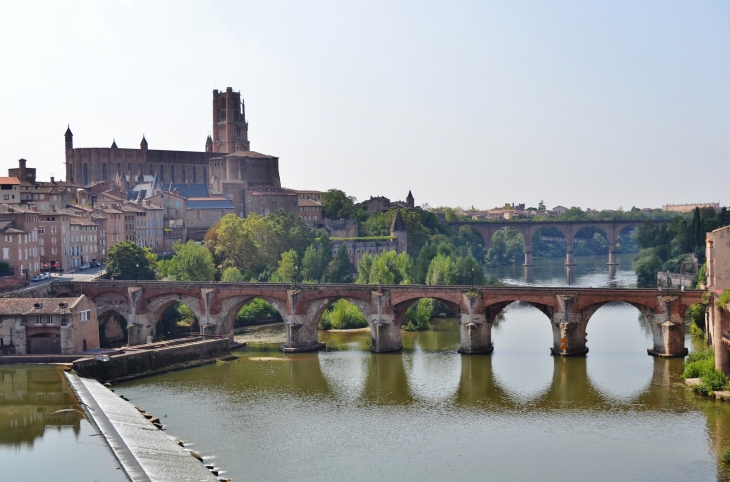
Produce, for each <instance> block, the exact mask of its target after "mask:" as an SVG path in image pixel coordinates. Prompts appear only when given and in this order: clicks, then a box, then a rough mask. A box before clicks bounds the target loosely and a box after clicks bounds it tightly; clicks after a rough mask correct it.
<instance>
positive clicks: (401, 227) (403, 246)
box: [390, 209, 408, 254]
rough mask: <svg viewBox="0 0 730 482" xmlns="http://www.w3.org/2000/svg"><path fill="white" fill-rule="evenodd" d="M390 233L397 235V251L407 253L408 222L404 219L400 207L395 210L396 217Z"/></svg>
mask: <svg viewBox="0 0 730 482" xmlns="http://www.w3.org/2000/svg"><path fill="white" fill-rule="evenodd" d="M390 235H391V236H394V237H395V240H396V248H395V251H396V252H397V253H399V254H400V253H407V252H408V232H407V229H406V223H405V221H403V216H401V213H400V209H398V210H397V211H396V212H395V217H394V218H393V224H391V225H390Z"/></svg>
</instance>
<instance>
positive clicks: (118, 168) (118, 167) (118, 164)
mask: <svg viewBox="0 0 730 482" xmlns="http://www.w3.org/2000/svg"><path fill="white" fill-rule="evenodd" d="M117 172H120V173H121V172H122V165H121V164H120V163H118V162H117Z"/></svg>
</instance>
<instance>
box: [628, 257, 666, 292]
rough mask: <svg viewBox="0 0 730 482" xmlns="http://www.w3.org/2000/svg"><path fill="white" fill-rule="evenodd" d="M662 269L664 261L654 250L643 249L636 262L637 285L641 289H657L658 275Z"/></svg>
mask: <svg viewBox="0 0 730 482" xmlns="http://www.w3.org/2000/svg"><path fill="white" fill-rule="evenodd" d="M661 269H662V260H661V259H660V258H659V256H657V255H656V253H654V250H653V249H648V248H647V249H642V250H641V251H640V252H639V256H637V257H636V259H635V260H634V271H635V272H636V284H637V286H638V287H639V288H654V287H656V275H657V273H658V272H659V270H661Z"/></svg>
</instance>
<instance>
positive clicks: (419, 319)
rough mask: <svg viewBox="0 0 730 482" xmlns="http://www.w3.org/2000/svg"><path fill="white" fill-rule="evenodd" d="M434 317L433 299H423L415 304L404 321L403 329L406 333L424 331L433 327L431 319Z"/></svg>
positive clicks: (409, 309) (407, 312)
mask: <svg viewBox="0 0 730 482" xmlns="http://www.w3.org/2000/svg"><path fill="white" fill-rule="evenodd" d="M432 316H433V300H432V299H431V298H421V299H420V300H418V302H416V303H413V304H412V305H411V306H410V308H408V311H406V317H405V319H404V320H403V329H404V330H405V331H423V330H428V329H429V328H430V327H431V317H432Z"/></svg>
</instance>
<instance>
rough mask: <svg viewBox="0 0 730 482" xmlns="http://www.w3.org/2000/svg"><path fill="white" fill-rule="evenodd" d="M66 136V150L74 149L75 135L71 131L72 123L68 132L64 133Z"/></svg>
mask: <svg viewBox="0 0 730 482" xmlns="http://www.w3.org/2000/svg"><path fill="white" fill-rule="evenodd" d="M64 137H65V138H66V150H69V149H73V148H74V135H73V133H72V132H71V126H70V125H68V126H67V128H66V134H64Z"/></svg>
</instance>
